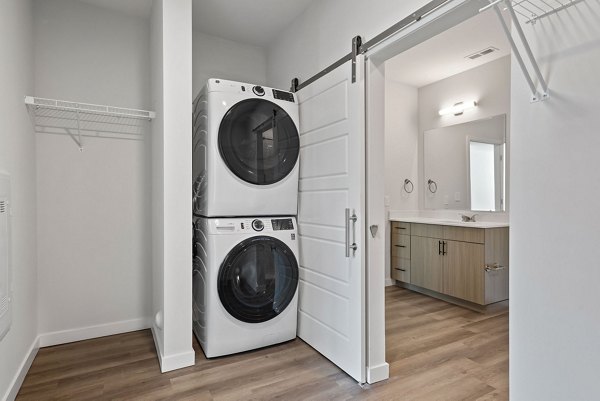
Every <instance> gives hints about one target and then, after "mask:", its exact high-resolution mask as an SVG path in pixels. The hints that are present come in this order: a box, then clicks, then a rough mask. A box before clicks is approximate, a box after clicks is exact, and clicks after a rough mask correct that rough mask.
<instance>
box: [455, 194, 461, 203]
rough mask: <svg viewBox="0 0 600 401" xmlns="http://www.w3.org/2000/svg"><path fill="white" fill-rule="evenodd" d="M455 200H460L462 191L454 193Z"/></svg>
mask: <svg viewBox="0 0 600 401" xmlns="http://www.w3.org/2000/svg"><path fill="white" fill-rule="evenodd" d="M454 201H455V202H460V192H455V193H454Z"/></svg>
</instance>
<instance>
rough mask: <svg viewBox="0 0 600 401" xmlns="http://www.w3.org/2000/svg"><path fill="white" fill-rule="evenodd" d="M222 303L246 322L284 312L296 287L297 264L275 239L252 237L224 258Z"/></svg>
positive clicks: (221, 289)
mask: <svg viewBox="0 0 600 401" xmlns="http://www.w3.org/2000/svg"><path fill="white" fill-rule="evenodd" d="M217 286H218V291H219V298H220V299H221V303H222V304H223V306H224V307H225V309H226V310H227V312H229V314H230V315H231V316H233V317H235V318H236V319H238V320H241V321H243V322H246V323H261V322H266V321H267V320H271V319H273V318H274V317H275V316H277V315H279V314H280V313H281V312H283V311H284V310H285V308H286V307H287V306H288V305H289V303H290V302H291V301H292V299H293V298H294V295H295V293H296V288H297V287H298V263H297V261H296V257H295V256H294V254H293V253H292V251H291V249H290V248H289V247H288V246H287V245H285V244H284V243H283V242H281V241H279V240H278V239H276V238H272V237H267V236H258V237H252V238H249V239H247V240H245V241H242V242H240V243H239V244H238V245H236V246H235V247H234V248H233V249H232V250H231V252H229V254H228V255H227V257H226V258H225V260H224V261H223V264H221V268H220V269H219V276H218V284H217Z"/></svg>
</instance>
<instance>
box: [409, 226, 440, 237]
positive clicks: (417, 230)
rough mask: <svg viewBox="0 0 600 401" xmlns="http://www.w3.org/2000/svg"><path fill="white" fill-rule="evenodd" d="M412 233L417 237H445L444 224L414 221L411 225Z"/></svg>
mask: <svg viewBox="0 0 600 401" xmlns="http://www.w3.org/2000/svg"><path fill="white" fill-rule="evenodd" d="M410 231H411V233H412V235H416V236H417V237H428V238H444V226H438V225H435V224H417V223H412V224H411V227H410Z"/></svg>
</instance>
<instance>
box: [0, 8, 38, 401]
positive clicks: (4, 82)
mask: <svg viewBox="0 0 600 401" xmlns="http://www.w3.org/2000/svg"><path fill="white" fill-rule="evenodd" d="M31 30H32V18H31V2H30V1H26V0H7V1H2V2H0V55H1V57H2V61H1V62H0V88H2V90H1V94H0V127H2V128H1V129H0V171H3V172H7V173H9V174H11V186H12V217H11V225H12V239H11V241H12V243H11V248H10V250H11V255H12V287H13V318H12V327H11V329H10V331H9V332H8V333H7V335H6V337H4V339H3V340H2V341H0V399H4V398H5V397H13V396H14V395H15V394H14V393H12V394H9V393H8V391H9V390H10V388H11V387H12V386H13V385H14V380H15V378H16V375H17V374H18V373H19V371H20V370H21V365H22V364H23V363H25V361H26V358H27V357H28V355H29V353H30V351H31V349H32V348H33V350H34V351H35V343H34V341H35V339H36V336H37V269H36V259H37V257H36V251H35V249H36V202H35V199H36V189H35V164H36V162H35V137H34V135H33V129H32V127H31V122H30V121H29V118H28V115H27V111H26V109H25V105H24V104H23V97H24V96H25V95H27V94H30V93H31V91H32V90H33V69H32V63H33V51H32V34H31ZM21 379H22V378H21ZM19 384H20V383H17V386H16V388H18V386H19Z"/></svg>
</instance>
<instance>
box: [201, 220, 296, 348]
mask: <svg viewBox="0 0 600 401" xmlns="http://www.w3.org/2000/svg"><path fill="white" fill-rule="evenodd" d="M193 294H194V296H193V298H194V299H193V327H194V334H195V335H196V338H197V339H198V341H199V342H200V345H201V346H202V349H203V350H204V354H205V355H206V357H207V358H212V357H217V356H222V355H228V354H234V353H237V352H243V351H248V350H252V349H256V348H261V347H265V346H268V345H272V344H277V343H281V342H284V341H288V340H292V339H294V338H295V337H296V326H297V308H298V245H297V232H296V219H295V218H294V217H264V218H253V217H248V218H218V219H213V218H204V217H200V218H197V219H196V220H195V222H194V269H193Z"/></svg>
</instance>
